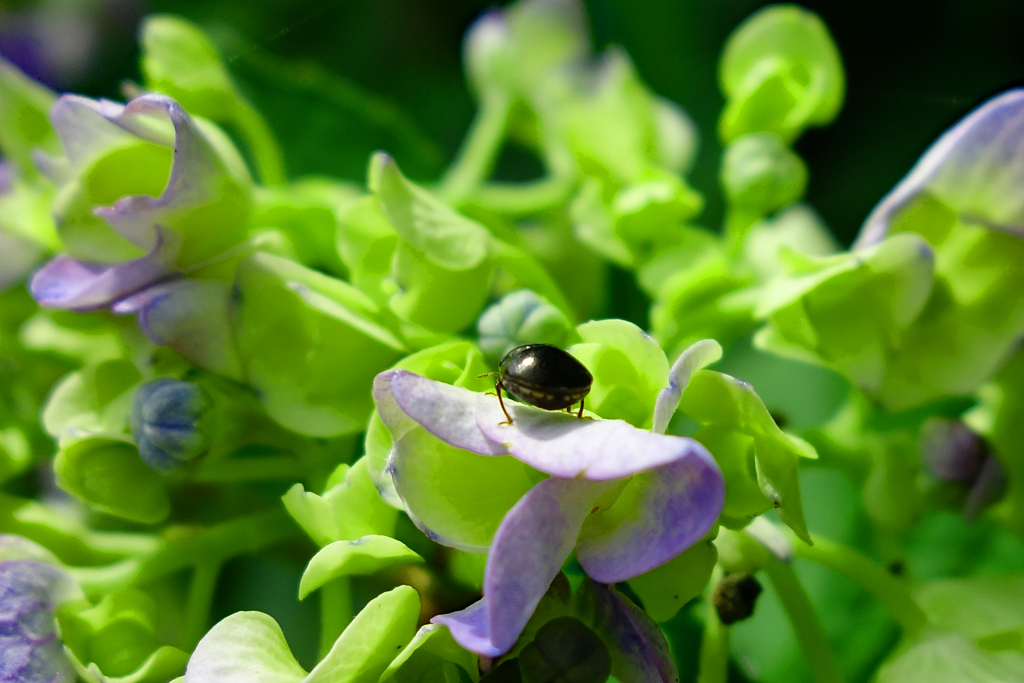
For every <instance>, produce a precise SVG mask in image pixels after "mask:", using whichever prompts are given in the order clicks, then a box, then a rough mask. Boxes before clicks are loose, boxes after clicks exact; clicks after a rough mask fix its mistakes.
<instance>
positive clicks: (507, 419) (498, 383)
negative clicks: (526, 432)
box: [494, 379, 512, 427]
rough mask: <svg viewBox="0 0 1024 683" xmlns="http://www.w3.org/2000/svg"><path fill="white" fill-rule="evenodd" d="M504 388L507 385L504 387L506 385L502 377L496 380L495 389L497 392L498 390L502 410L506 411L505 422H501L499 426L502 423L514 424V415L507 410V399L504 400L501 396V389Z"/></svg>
mask: <svg viewBox="0 0 1024 683" xmlns="http://www.w3.org/2000/svg"><path fill="white" fill-rule="evenodd" d="M504 388H505V387H504V385H502V383H501V380H500V379H499V380H496V381H495V382H494V390H495V391H496V392H498V405H499V406H501V412H503V413H505V422H499V423H498V426H499V427H500V426H501V425H510V424H512V416H511V415H509V414H508V411H507V410H505V401H504V400H502V398H501V390H502V389H504Z"/></svg>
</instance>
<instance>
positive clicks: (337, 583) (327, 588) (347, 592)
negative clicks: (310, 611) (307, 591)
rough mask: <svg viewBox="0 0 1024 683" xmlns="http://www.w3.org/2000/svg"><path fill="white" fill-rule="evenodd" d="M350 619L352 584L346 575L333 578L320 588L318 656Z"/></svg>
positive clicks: (325, 649)
mask: <svg viewBox="0 0 1024 683" xmlns="http://www.w3.org/2000/svg"><path fill="white" fill-rule="evenodd" d="M351 620H352V585H351V583H350V582H349V579H348V577H342V578H340V579H334V580H333V581H331V582H329V583H327V584H325V585H324V586H323V587H322V588H321V589H320V658H321V659H323V658H324V657H326V656H327V653H328V652H330V651H331V648H332V647H334V641H336V640H337V639H338V636H340V635H341V632H342V631H344V630H345V627H346V626H348V622H349V621H351Z"/></svg>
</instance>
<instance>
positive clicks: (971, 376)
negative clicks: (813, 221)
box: [879, 196, 1024, 410]
mask: <svg viewBox="0 0 1024 683" xmlns="http://www.w3.org/2000/svg"><path fill="white" fill-rule="evenodd" d="M894 229H895V231H896V234H897V236H899V235H905V234H908V233H918V234H920V235H922V236H923V237H924V238H925V239H926V240H927V241H928V243H929V245H930V246H931V248H932V249H933V250H934V252H935V283H934V286H933V288H932V290H931V296H930V297H929V298H928V301H927V303H926V304H925V306H924V308H923V310H922V311H921V314H920V316H919V317H918V318H917V319H916V320H915V321H914V323H913V325H911V326H909V327H908V329H907V330H906V331H905V332H904V333H903V335H902V336H901V338H900V340H899V345H898V347H897V348H896V349H895V350H894V353H893V354H892V357H891V358H890V359H889V362H888V367H887V373H886V377H885V383H884V385H883V386H882V387H881V389H880V391H879V398H880V399H881V400H882V402H883V403H885V405H886V406H887V407H889V408H890V409H893V410H900V409H904V408H910V407H914V406H918V405H922V404H924V403H927V402H929V401H934V400H937V399H940V398H942V397H943V396H947V395H950V394H969V393H971V392H973V391H975V390H976V389H977V388H978V386H979V385H980V384H982V383H983V382H985V381H986V380H988V379H989V378H991V377H992V375H993V374H995V372H996V371H997V370H998V369H999V367H1000V365H1001V364H1002V363H1003V362H1004V361H1005V359H1006V358H1007V357H1009V355H1010V354H1011V353H1013V352H1014V350H1015V349H1016V347H1017V344H1018V340H1019V339H1020V337H1021V335H1022V334H1024V297H1022V296H1021V295H1020V293H1019V291H1018V287H1017V283H1018V282H1020V281H1021V278H1022V277H1024V242H1022V241H1021V239H1020V237H1018V236H1017V235H1011V234H1008V233H1004V232H1000V231H998V230H993V229H992V228H990V227H989V226H987V225H981V224H976V223H971V222H970V221H969V220H967V219H966V218H964V219H957V218H956V217H955V216H954V215H953V213H952V211H951V210H950V209H949V208H948V207H945V206H944V205H942V204H940V203H939V202H937V201H936V200H934V199H932V198H930V197H928V196H924V197H922V198H921V199H919V200H918V201H916V202H914V203H912V204H911V205H910V206H908V207H907V208H906V209H905V210H904V211H903V212H901V213H900V214H899V215H898V216H897V218H896V220H895V221H894ZM890 239H895V237H893V238H890Z"/></svg>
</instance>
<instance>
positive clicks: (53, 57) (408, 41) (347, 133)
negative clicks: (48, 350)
mask: <svg viewBox="0 0 1024 683" xmlns="http://www.w3.org/2000/svg"><path fill="white" fill-rule="evenodd" d="M765 4H768V3H764V2H757V1H755V0H648V1H647V2H644V3H636V2H626V1H625V0H588V1H587V2H586V5H587V8H588V11H589V15H590V19H591V22H592V28H593V37H594V41H595V45H596V47H598V48H603V47H605V46H607V45H609V44H620V45H622V46H623V47H624V48H625V49H626V50H627V52H628V53H629V54H630V55H631V57H632V58H633V60H634V61H635V63H636V65H637V68H638V71H639V73H640V75H641V76H642V78H643V79H644V80H645V81H646V82H647V83H648V84H649V86H650V87H651V88H652V89H653V90H654V91H655V92H657V93H659V94H661V95H664V96H666V97H668V98H670V99H672V100H674V101H676V102H678V103H679V104H681V105H682V106H683V107H684V108H685V109H686V110H687V111H688V112H689V113H690V115H691V116H692V117H693V118H694V119H695V121H696V123H697V125H698V127H699V129H700V130H701V132H702V134H703V135H702V141H701V146H700V152H699V156H698V160H697V165H696V168H695V170H694V171H693V173H692V175H691V180H692V184H693V185H694V186H695V187H697V188H698V189H699V190H700V191H701V192H702V193H704V195H705V198H706V199H707V207H706V209H705V211H704V213H703V214H702V215H701V216H700V217H699V219H698V220H697V222H698V223H700V224H703V225H705V226H708V227H717V226H718V225H719V224H720V222H721V217H722V201H721V198H720V195H719V192H718V189H717V169H718V159H719V155H720V146H719V144H718V142H717V140H716V139H715V135H714V131H715V124H716V121H717V117H718V112H719V110H720V108H721V106H722V98H721V95H720V93H719V92H718V88H717V83H716V68H717V62H718V56H719V53H720V50H721V48H722V45H723V43H724V41H725V39H726V37H727V35H728V34H729V32H730V31H731V30H732V29H733V28H734V27H735V26H736V25H737V24H738V23H739V22H740V21H742V20H743V19H744V18H745V17H747V16H748V15H749V14H750V13H751V12H753V11H754V10H756V9H757V8H759V7H761V6H763V5H765ZM802 4H803V6H804V7H807V8H809V9H812V10H814V11H816V12H817V13H819V14H820V15H821V16H822V18H823V19H824V20H825V23H826V24H827V25H828V27H829V29H830V30H831V31H832V34H833V36H834V37H835V39H836V42H837V43H838V45H839V48H840V51H841V53H842V55H843V59H844V62H845V67H846V73H847V78H848V85H847V101H846V105H845V107H844V109H843V111H842V113H841V114H840V116H839V118H838V119H837V121H836V122H835V123H834V124H833V125H832V126H830V127H829V128H826V129H821V130H812V131H810V132H809V133H807V134H805V135H804V136H803V138H801V140H800V141H799V142H798V144H797V145H796V148H797V151H798V152H799V153H800V154H801V155H802V156H803V157H804V159H805V160H806V161H807V163H808V166H809V168H810V172H811V175H810V186H809V192H808V196H807V200H808V201H809V202H810V203H811V204H812V205H813V206H814V207H815V208H816V209H817V210H818V211H819V212H820V213H821V215H822V216H823V218H824V219H825V221H826V223H827V224H828V225H829V226H830V227H831V228H832V229H833V230H834V231H835V233H836V234H837V236H838V237H839V238H840V240H841V241H843V242H844V243H849V242H850V241H851V240H852V238H853V236H854V235H855V234H856V231H857V230H858V228H859V227H860V224H861V222H862V221H863V220H864V218H865V217H866V216H867V214H868V212H869V211H870V210H871V208H872V207H873V206H874V204H875V203H876V202H877V201H878V200H879V199H880V198H881V197H882V196H883V195H884V194H885V193H886V192H887V191H888V190H889V189H890V188H891V187H892V186H893V185H894V184H895V183H896V182H897V181H898V180H899V179H900V178H901V177H902V176H903V175H904V174H905V173H906V172H907V171H908V170H909V168H910V166H911V165H912V164H913V163H914V161H915V160H916V159H917V158H918V156H920V154H921V153H922V152H923V151H924V149H925V148H926V147H927V146H928V144H929V143H930V142H931V141H932V140H934V138H935V137H936V136H937V135H938V134H939V133H941V132H942V131H943V130H944V129H946V128H947V127H949V126H950V125H951V124H952V123H954V122H955V121H956V120H957V119H959V118H960V117H961V116H963V115H964V114H965V113H967V112H968V111H969V110H970V109H972V108H973V107H974V106H976V105H977V104H979V103H980V102H982V101H983V100H985V99H987V98H988V97H990V96H992V95H994V94H996V93H998V92H1000V91H1002V90H1005V89H1007V88H1010V87H1013V86H1015V85H1020V84H1024V40H1021V38H1020V28H1021V26H1024V2H1021V0H981V1H979V0H973V1H969V0H948V1H945V2H941V1H938V0H932V1H931V2H927V3H925V2H897V1H894V0H863V1H862V2H858V3H841V2H835V1H833V2H827V1H826V0H815V1H814V2H805V3H802ZM488 6H489V3H487V2H479V1H477V0H461V1H460V0H450V1H444V2H426V1H424V0H316V1H314V0H295V1H290V2H283V1H272V0H250V1H249V2H238V1H237V0H150V1H149V2H142V1H140V0H37V1H30V0H0V54H2V55H4V56H5V57H7V58H8V59H11V60H12V61H14V62H16V63H17V64H18V65H19V66H21V67H22V68H23V69H24V70H26V71H28V72H29V73H30V74H32V75H33V76H35V77H37V78H39V79H41V80H43V81H45V82H46V83H48V84H49V85H51V86H52V87H54V88H55V89H58V90H62V91H65V90H67V91H75V92H81V93H84V94H87V95H91V96H105V97H110V98H115V99H120V98H121V94H120V93H121V90H120V88H121V84H122V81H124V80H125V79H128V80H138V79H139V75H138V67H137V60H138V49H137V46H136V44H135V32H136V27H137V25H138V21H139V19H140V18H141V17H142V16H144V15H145V14H147V13H150V12H174V13H178V14H181V15H183V16H185V17H187V18H189V19H191V20H193V21H195V22H197V23H198V24H200V25H201V26H202V27H203V28H205V29H206V30H207V31H209V32H210V33H211V35H212V36H213V37H214V38H215V40H216V41H217V42H218V44H219V45H220V46H221V48H222V50H223V52H224V55H225V56H226V58H227V59H228V61H229V65H230V67H231V68H232V70H233V72H234V74H235V76H236V77H237V78H238V80H239V83H240V85H241V86H242V88H243V89H244V91H245V93H246V95H247V96H248V97H249V98H250V99H251V100H252V102H253V103H254V104H255V105H256V106H257V108H259V109H260V110H261V111H262V112H263V114H264V115H265V116H266V117H267V119H268V121H269V123H270V125H271V126H272V128H273V129H274V131H275V133H276V134H277V136H278V138H279V139H280V141H281V144H282V147H283V149H284V151H285V155H286V161H287V165H288V170H289V172H290V174H291V175H292V176H301V175H306V174H329V175H332V176H336V177H342V178H347V179H351V180H354V181H362V180H363V178H364V175H365V168H366V162H367V158H368V156H369V154H370V153H371V152H372V151H373V150H376V149H386V150H388V151H389V152H391V153H392V154H393V155H394V156H395V157H396V158H397V160H398V162H399V164H400V165H401V167H402V168H403V169H404V170H406V171H407V172H408V173H409V174H410V175H411V176H412V177H414V178H416V179H418V180H425V181H430V180H433V179H435V178H437V177H438V176H439V175H440V173H441V172H442V170H443V169H444V168H445V166H446V165H447V164H448V162H449V161H450V160H451V159H452V157H453V156H454V153H455V151H456V149H457V148H458V145H459V143H460V141H461V138H462V135H463V133H464V132H465V130H466V128H467V126H468V124H469V122H470V120H471V118H472V116H473V113H474V103H473V99H472V96H471V93H470V92H469V90H468V88H467V85H466V82H465V79H464V78H463V74H462V70H461V65H460V50H461V38H462V35H463V33H464V31H465V30H466V28H467V27H468V26H469V24H470V23H471V22H472V21H473V19H474V18H475V17H476V16H477V15H478V14H479V13H480V12H482V11H484V10H485V9H486V8H487V7H488ZM498 172H499V175H500V176H501V177H504V178H506V179H526V178H529V177H532V176H534V175H536V174H539V173H540V167H539V165H538V164H537V162H536V160H535V159H532V158H531V157H530V156H529V155H528V154H527V153H525V152H522V151H517V150H515V149H510V150H507V151H506V153H505V155H504V156H503V158H502V161H501V163H500V166H499V170H498ZM620 280H621V278H620ZM615 282H617V281H613V283H615ZM618 284H627V285H628V283H625V282H624V281H620V282H617V284H616V288H617V286H618ZM624 296H626V297H627V298H628V297H629V296H631V295H629V294H628V293H627V294H626V295H624ZM633 298H635V297H633ZM633 303H635V302H629V301H627V302H625V303H623V304H622V305H621V306H619V309H620V310H612V311H610V312H609V314H617V315H623V313H622V310H621V309H622V308H623V307H625V308H630V309H631V310H636V309H637V307H636V306H634V305H633ZM614 308H615V306H613V309H614ZM639 309H640V312H639V313H637V314H636V315H629V316H627V317H631V318H633V319H635V320H637V322H641V324H642V320H641V319H642V318H643V316H644V315H645V307H644V304H641V305H640V306H639ZM727 361H728V362H730V363H731V365H730V366H729V367H722V368H721V369H723V370H725V371H727V372H732V373H734V374H736V375H737V376H740V377H743V378H744V379H747V380H749V381H751V382H752V383H753V384H754V386H755V388H757V389H758V391H759V392H761V394H762V395H763V396H764V397H765V399H766V401H768V402H769V404H772V405H770V407H772V408H773V409H779V410H783V411H784V412H788V413H789V414H790V415H791V416H794V415H797V414H799V413H800V411H801V410H804V409H818V408H821V405H820V402H821V401H823V400H826V399H827V398H828V397H829V396H834V397H838V396H841V393H842V392H841V388H840V389H837V388H836V387H835V386H834V383H835V381H836V380H835V378H833V377H831V376H823V375H821V374H820V373H819V374H818V375H817V376H808V377H803V376H799V377H797V375H795V374H793V372H791V370H792V368H790V369H789V370H787V369H786V367H785V366H784V365H781V364H780V362H779V361H778V359H774V358H768V357H766V356H764V355H763V354H757V353H756V352H753V351H748V352H744V351H743V349H742V348H740V349H738V350H737V349H733V350H732V352H731V354H730V357H728V358H727ZM822 372H823V371H822ZM812 374H813V373H812ZM780 378H781V379H780ZM787 379H788V380H790V382H789V383H786V381H785V380H787ZM797 379H799V381H798V382H797ZM793 382H797V384H799V387H795V386H794V385H793ZM816 383H817V386H819V388H820V389H821V392H819V393H817V394H816V393H815V391H813V390H812V389H813V388H814V386H816ZM773 389H774V390H775V391H774V394H773ZM776 394H777V395H776ZM823 397H824V398H823ZM836 400H838V398H836ZM787 401H789V402H790V403H792V402H795V403H797V404H799V405H796V404H792V405H788V404H787ZM826 402H827V401H826ZM832 407H833V408H834V405H833V406H832ZM802 481H803V486H802V488H803V491H804V499H805V508H806V513H807V519H808V521H809V523H810V526H811V528H812V529H813V530H814V531H816V532H818V533H822V534H825V535H828V536H831V537H833V538H836V539H837V540H841V541H843V542H846V543H849V544H851V545H853V546H855V547H859V548H862V549H865V550H867V551H869V552H870V549H871V548H872V546H873V543H874V539H872V538H871V533H870V528H869V525H868V522H867V519H866V514H865V512H864V510H863V506H862V504H861V502H860V496H859V493H858V491H856V490H855V488H854V487H853V486H852V485H851V484H850V483H849V481H848V480H847V479H846V478H845V477H844V476H843V475H842V474H840V473H838V472H836V471H831V470H825V469H814V468H811V469H807V470H805V471H804V472H803V473H802ZM910 545H911V552H910V567H909V568H908V569H909V571H910V572H911V574H912V575H913V576H916V577H917V578H923V579H927V578H933V577H939V576H963V575H966V574H969V573H972V572H976V571H991V572H1000V571H1008V570H1010V569H1013V568H1016V569H1017V570H1019V568H1020V566H1022V565H1024V545H1022V544H1021V541H1020V539H1018V538H1016V537H1014V536H1012V535H1010V534H1009V532H1006V531H1005V530H1003V529H1001V528H1000V527H998V526H996V525H994V524H992V523H989V522H984V521H983V522H980V523H978V524H974V525H968V524H967V523H966V522H964V521H963V520H962V518H960V517H959V516H957V515H954V514H952V513H938V514H933V515H931V516H929V517H928V518H927V519H925V520H924V522H923V523H922V524H921V525H919V527H918V528H917V529H916V531H915V532H914V534H913V536H912V538H911V540H910ZM300 571H301V567H299V566H296V565H295V564H294V563H289V562H288V561H286V560H285V559H283V558H282V559H281V560H280V561H278V560H277V559H275V558H273V557H261V558H239V559H238V560H235V561H234V562H233V563H232V565H231V566H229V567H228V570H227V571H226V572H225V576H226V577H227V578H226V579H225V580H222V582H221V585H220V586H219V588H218V600H217V607H216V611H217V613H218V616H224V615H226V614H228V613H230V612H232V611H235V610H240V609H260V610H264V611H266V612H269V613H271V614H272V615H274V616H275V617H276V618H278V620H279V621H280V622H281V624H282V626H283V627H284V629H285V632H286V633H287V634H288V636H289V640H290V641H291V642H292V643H293V645H294V647H295V651H296V655H298V656H299V658H300V661H302V662H303V663H304V664H307V665H308V664H309V663H310V659H311V658H313V657H314V656H315V649H316V642H315V641H316V633H315V631H316V625H315V624H316V621H317V616H316V605H315V604H314V603H312V602H311V601H307V602H305V603H298V601H297V600H296V598H295V595H294V587H295V585H296V584H297V580H298V576H299V573H300ZM798 571H799V573H800V575H801V577H802V579H803V580H804V582H805V585H806V586H807V589H808V592H809V593H810V595H811V597H812V600H813V602H814V603H815V605H816V607H817V608H818V610H819V612H820V613H821V615H822V619H823V622H824V623H825V626H826V628H827V630H828V632H829V634H830V637H831V638H832V640H833V644H834V646H835V647H836V651H837V654H838V656H839V658H840V661H841V662H842V665H843V668H844V670H846V671H849V672H854V675H853V676H851V680H867V679H868V677H869V676H870V672H871V671H872V670H873V668H874V666H875V665H876V664H877V662H878V661H879V659H880V658H881V657H883V656H884V655H885V653H886V652H887V651H888V649H889V648H890V647H891V646H892V644H893V643H894V642H895V638H896V637H897V635H898V631H897V628H896V625H895V622H893V621H892V620H891V618H889V617H888V615H887V614H886V613H885V612H884V610H882V608H881V607H880V606H879V605H878V604H877V603H875V602H873V601H872V600H871V599H869V598H868V597H867V596H866V595H865V594H864V593H862V592H861V591H859V589H857V588H856V587H854V586H853V585H852V584H848V583H846V582H845V580H843V579H840V578H838V577H836V576H835V575H834V574H832V573H830V572H827V571H825V570H823V569H821V568H819V567H816V566H810V565H803V564H801V565H798ZM699 609H703V608H702V607H699V606H698V607H697V608H691V609H688V610H683V611H682V612H681V613H680V614H679V615H678V616H677V617H676V618H675V619H673V621H672V622H670V623H669V624H668V626H667V629H666V630H667V632H668V633H669V636H670V639H671V640H672V642H673V647H674V648H675V651H676V654H677V656H678V658H679V660H680V663H681V666H682V672H681V673H682V674H683V680H691V679H692V676H693V674H694V672H695V668H696V661H697V660H696V657H697V646H698V642H699V634H700V629H701V626H700V622H699V611H698V610H699ZM733 634H734V635H733V648H734V649H733V652H734V654H735V655H736V658H735V659H736V670H735V671H734V677H735V680H763V681H802V680H807V677H808V671H807V668H806V664H805V663H804V662H803V660H802V657H801V655H800V653H799V651H798V650H797V648H796V645H795V640H794V638H793V636H792V634H791V632H790V630H789V627H788V625H786V624H785V617H784V615H783V614H782V610H781V607H780V605H779V603H778V600H777V598H776V597H775V596H774V593H773V592H772V591H771V590H770V589H769V590H767V591H766V593H765V595H764V596H763V597H762V599H761V602H760V603H759V606H758V611H757V613H756V615H755V617H754V618H753V619H751V620H750V621H748V622H744V623H743V624H741V625H739V626H738V627H737V628H736V629H734V631H733ZM766 636H767V637H766Z"/></svg>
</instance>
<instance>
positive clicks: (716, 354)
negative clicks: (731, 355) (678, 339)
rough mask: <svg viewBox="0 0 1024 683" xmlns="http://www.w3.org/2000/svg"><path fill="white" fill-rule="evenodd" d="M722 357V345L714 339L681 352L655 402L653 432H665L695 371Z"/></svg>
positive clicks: (703, 340)
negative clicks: (665, 385)
mask: <svg viewBox="0 0 1024 683" xmlns="http://www.w3.org/2000/svg"><path fill="white" fill-rule="evenodd" d="M721 357H722V347H721V345H719V343H718V342H716V341H715V340H714V339H702V340H700V341H698V342H695V343H693V344H691V345H690V346H689V348H687V349H686V350H685V351H683V352H682V353H681V354H679V358H677V359H676V362H675V363H673V364H672V369H670V370H669V371H668V386H667V387H665V388H664V389H662V390H661V391H660V392H658V400H657V402H656V403H655V404H654V426H653V427H651V431H652V432H654V433H655V434H664V433H665V430H666V429H668V423H669V421H670V420H671V419H672V415H673V414H674V413H675V412H676V408H678V407H679V400H680V399H681V398H682V396H683V392H684V391H685V390H686V385H688V384H689V383H690V378H691V377H693V373H695V372H697V371H698V370H701V369H703V368H706V367H707V366H709V365H711V364H712V363H714V362H715V361H717V360H719V359H721Z"/></svg>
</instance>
